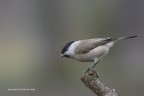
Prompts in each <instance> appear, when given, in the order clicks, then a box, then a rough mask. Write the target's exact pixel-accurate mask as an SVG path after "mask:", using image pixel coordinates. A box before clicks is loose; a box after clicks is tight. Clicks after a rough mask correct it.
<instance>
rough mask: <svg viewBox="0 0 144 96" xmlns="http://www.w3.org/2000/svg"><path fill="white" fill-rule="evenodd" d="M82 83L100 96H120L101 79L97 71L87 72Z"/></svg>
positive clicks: (82, 78)
mask: <svg viewBox="0 0 144 96" xmlns="http://www.w3.org/2000/svg"><path fill="white" fill-rule="evenodd" d="M81 81H82V82H83V83H84V84H85V86H86V87H88V88H89V89H90V90H91V91H93V92H94V93H95V94H97V95H98V96H119V95H118V94H117V93H116V92H115V90H114V89H113V90H111V89H110V88H109V87H108V86H106V85H105V84H104V83H103V82H102V81H101V80H100V79H99V77H98V74H97V72H96V71H93V70H91V71H90V72H88V71H87V72H85V73H84V75H83V76H82V77H81Z"/></svg>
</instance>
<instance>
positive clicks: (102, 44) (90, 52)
mask: <svg viewBox="0 0 144 96" xmlns="http://www.w3.org/2000/svg"><path fill="white" fill-rule="evenodd" d="M135 37H138V35H133V36H128V37H119V38H111V37H108V38H94V39H85V40H78V41H72V42H69V43H67V44H66V45H65V46H64V48H63V49H62V55H61V57H69V58H72V59H75V60H78V61H81V62H94V64H92V65H91V66H90V68H94V66H95V65H96V64H97V63H98V62H99V60H100V59H101V58H102V57H103V56H105V55H106V54H107V53H108V52H109V49H110V48H111V47H112V46H113V45H114V44H115V43H116V42H117V41H120V40H123V39H130V38H135Z"/></svg>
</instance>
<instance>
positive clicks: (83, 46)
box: [75, 38, 112, 54]
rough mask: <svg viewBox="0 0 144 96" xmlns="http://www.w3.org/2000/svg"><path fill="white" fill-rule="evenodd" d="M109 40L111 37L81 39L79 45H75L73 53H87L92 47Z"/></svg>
mask: <svg viewBox="0 0 144 96" xmlns="http://www.w3.org/2000/svg"><path fill="white" fill-rule="evenodd" d="M110 41H112V38H96V39H86V40H81V42H80V44H79V45H80V46H77V48H76V50H75V53H77V54H81V53H87V52H89V51H91V50H92V49H94V48H96V47H98V46H100V45H103V44H106V43H108V42H110Z"/></svg>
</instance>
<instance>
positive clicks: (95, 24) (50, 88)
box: [0, 0, 144, 96]
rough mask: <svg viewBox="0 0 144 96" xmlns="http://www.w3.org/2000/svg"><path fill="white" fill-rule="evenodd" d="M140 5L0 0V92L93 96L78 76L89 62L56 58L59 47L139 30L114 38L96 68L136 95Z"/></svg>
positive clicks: (142, 64) (142, 86) (143, 31)
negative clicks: (130, 37)
mask: <svg viewBox="0 0 144 96" xmlns="http://www.w3.org/2000/svg"><path fill="white" fill-rule="evenodd" d="M143 9H144V1H142V0H0V95H1V96H75V95H76V96H95V94H94V93H93V92H91V91H90V90H89V89H88V88H86V87H85V86H84V84H83V83H82V82H81V81H80V77H81V76H82V74H83V71H84V70H85V69H86V68H87V66H88V65H89V64H90V63H81V62H77V61H75V60H71V59H67V58H64V59H61V58H59V56H60V52H61V49H62V47H63V46H64V45H65V44H66V43H67V42H69V41H71V40H78V39H87V38H96V37H109V36H112V37H119V36H128V35H134V34H139V35H141V36H140V37H139V38H135V39H131V40H125V41H121V42H119V43H117V44H116V45H115V46H114V47H113V48H112V50H111V51H110V53H109V54H108V55H107V56H106V57H104V58H103V59H102V61H101V62H100V63H99V64H98V65H97V66H96V70H97V71H98V73H99V77H100V78H101V80H102V81H103V82H104V83H105V84H107V85H108V86H109V87H110V88H112V89H113V88H114V89H115V90H116V91H117V93H119V94H120V95H121V96H138V95H139V96H142V95H143V91H144V37H143V35H144V10H143ZM8 88H11V89H15V88H34V89H35V91H9V90H8Z"/></svg>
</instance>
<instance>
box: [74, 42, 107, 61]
mask: <svg viewBox="0 0 144 96" xmlns="http://www.w3.org/2000/svg"><path fill="white" fill-rule="evenodd" d="M108 51H109V47H107V46H104V45H103V46H98V47H96V48H94V49H92V50H90V51H89V52H87V53H81V54H75V55H74V56H73V58H74V59H76V60H78V61H81V62H93V61H94V60H95V59H97V58H100V59H101V58H102V57H103V56H105V55H106V54H107V53H108Z"/></svg>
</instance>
